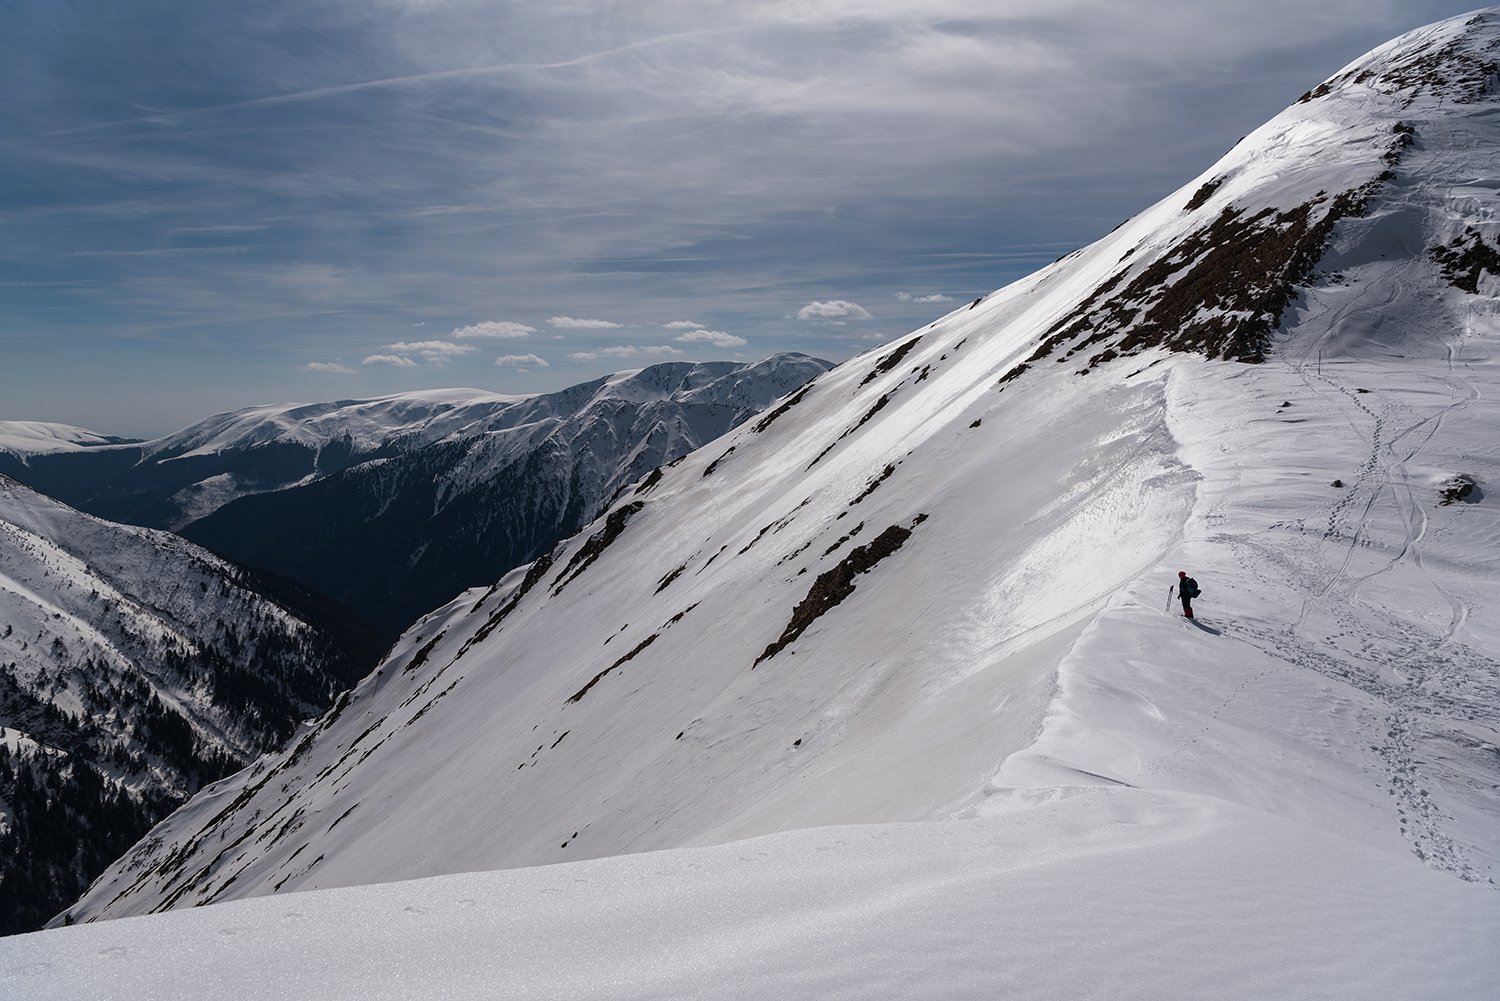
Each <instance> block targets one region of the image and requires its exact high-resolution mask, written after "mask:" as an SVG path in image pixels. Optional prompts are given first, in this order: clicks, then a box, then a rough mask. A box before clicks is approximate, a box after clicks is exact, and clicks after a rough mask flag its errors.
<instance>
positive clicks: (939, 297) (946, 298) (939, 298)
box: [912, 292, 953, 302]
mask: <svg viewBox="0 0 1500 1001" xmlns="http://www.w3.org/2000/svg"><path fill="white" fill-rule="evenodd" d="M952 301H953V296H951V295H943V293H941V292H934V293H932V294H931V295H919V296H917V297H916V298H914V299H912V302H952Z"/></svg>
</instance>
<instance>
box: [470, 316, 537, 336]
mask: <svg viewBox="0 0 1500 1001" xmlns="http://www.w3.org/2000/svg"><path fill="white" fill-rule="evenodd" d="M534 333H536V328H535V327H528V326H527V325H526V324H524V323H516V322H514V321H512V320H484V321H483V322H480V323H476V324H474V325H473V326H470V327H457V328H455V329H454V331H453V336H454V337H457V338H460V339H462V338H472V337H499V338H510V337H528V336H530V335H531V334H534Z"/></svg>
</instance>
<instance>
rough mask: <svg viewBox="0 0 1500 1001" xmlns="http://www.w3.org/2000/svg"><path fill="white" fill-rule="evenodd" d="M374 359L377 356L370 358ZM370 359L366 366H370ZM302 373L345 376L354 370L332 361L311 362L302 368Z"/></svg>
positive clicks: (366, 361)
mask: <svg viewBox="0 0 1500 1001" xmlns="http://www.w3.org/2000/svg"><path fill="white" fill-rule="evenodd" d="M374 357H375V355H371V356H370V358H374ZM370 358H366V359H365V364H366V365H368V364H370ZM302 371H304V372H341V373H343V374H344V375H348V374H349V373H350V372H353V371H354V369H352V368H345V367H344V366H343V365H340V364H339V363H338V362H332V361H310V362H308V363H307V364H306V365H303V366H302Z"/></svg>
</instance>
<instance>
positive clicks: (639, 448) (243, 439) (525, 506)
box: [0, 354, 830, 633]
mask: <svg viewBox="0 0 1500 1001" xmlns="http://www.w3.org/2000/svg"><path fill="white" fill-rule="evenodd" d="M829 367H830V363H828V362H825V361H821V360H819V359H815V358H811V357H808V356H807V355H801V354H781V355H775V356H773V357H771V358H768V359H765V360H764V361H760V362H756V363H754V364H739V363H736V362H705V363H692V362H669V363H664V364H660V365H652V366H650V367H648V368H644V369H638V370H633V371H628V372H617V373H615V374H613V375H609V376H603V377H601V378H599V379H595V380H593V381H591V382H587V383H582V384H580V385H577V386H571V387H569V388H567V389H564V390H561V391H559V392H556V393H547V394H542V395H537V396H526V397H518V396H500V395H497V394H494V393H485V392H481V391H479V390H472V389H449V390H431V391H424V392H413V393H401V394H398V395H395V396H389V397H383V398H380V399H375V400H343V401H339V402H336V403H323V404H310V405H301V404H280V405H276V406H265V407H251V408H247V409H245V410H238V411H235V412H233V413H227V414H219V415H217V416H214V417H210V418H208V419H206V420H203V421H200V422H198V423H197V424H194V425H192V426H191V427H188V428H185V429H183V430H182V431H179V432H177V433H175V434H172V435H168V436H167V437H165V438H159V439H156V440H154V441H150V442H145V443H142V444H138V445H129V446H119V447H112V448H111V447H102V448H100V447H94V448H89V449H85V448H84V447H83V446H81V445H78V444H75V443H73V439H80V440H82V439H81V437H80V436H86V435H89V434H91V432H84V431H81V430H80V429H76V428H75V429H68V428H64V427H62V426H61V425H46V426H41V425H24V426H23V425H16V426H15V427H14V429H13V431H12V433H10V434H9V436H7V435H6V433H5V429H4V428H3V427H0V472H9V473H11V474H12V475H14V476H16V477H17V478H19V479H21V480H23V481H24V482H27V483H30V484H31V485H33V486H35V487H37V489H40V490H43V491H45V492H47V493H49V494H51V495H53V496H55V497H59V498H61V499H62V500H65V501H67V502H68V503H71V504H74V505H76V506H77V507H79V508H81V509H83V510H86V511H89V512H91V513H93V514H97V515H99V516H101V517H106V518H113V519H116V520H119V521H125V522H129V523H131V524H138V525H145V526H147V527H152V528H169V529H171V530H173V531H177V532H180V533H181V534H182V535H184V536H185V537H187V538H190V539H192V540H193V541H195V542H198V543H199V544H201V545H204V546H207V547H208V548H210V549H212V550H214V551H215V552H220V553H223V554H225V555H227V556H230V557H231V558H233V559H237V560H240V561H241V562H244V563H247V564H249V565H252V566H257V567H265V568H267V569H269V570H272V571H274V572H276V573H280V574H285V575H288V576H291V577H294V578H296V579H298V580H300V581H302V582H303V583H305V584H308V585H310V586H312V587H314V588H316V589H317V590H320V591H322V592H324V593H326V594H329V595H332V596H333V597H335V598H337V599H339V600H340V601H343V602H344V603H345V604H347V605H349V606H350V607H352V608H354V609H355V610H356V611H358V612H360V613H361V614H363V615H365V616H367V617H369V618H371V619H373V620H375V621H377V622H379V623H381V624H382V625H383V626H385V627H387V628H388V629H390V631H391V632H393V633H394V632H399V631H400V630H401V629H403V628H404V627H405V626H406V625H407V624H408V623H410V622H411V621H412V620H413V619H414V618H416V617H417V616H418V615H420V614H422V613H423V612H426V611H429V610H430V609H432V608H434V607H435V606H437V605H440V604H442V603H444V602H446V601H448V600H449V599H450V598H452V597H453V596H454V595H456V594H457V593H459V592H460V591H462V590H463V589H464V588H466V587H470V586H473V585H475V584H480V583H486V584H487V583H489V582H490V581H492V580H494V579H495V577H497V576H498V575H500V574H501V573H504V572H505V571H506V570H509V569H510V568H511V567H514V566H516V565H518V564H520V563H525V562H528V561H530V560H532V559H534V558H535V557H536V556H537V555H539V554H541V553H544V552H546V551H547V550H548V549H550V548H552V546H553V544H554V543H555V542H556V541H557V540H558V539H561V538H563V537H565V536H568V535H571V534H572V533H573V532H576V531H577V530H578V529H579V528H581V527H582V526H584V525H586V524H588V523H589V522H590V521H591V520H593V518H594V517H595V516H596V515H597V514H598V512H599V510H600V509H601V508H602V507H603V505H604V504H605V503H607V502H608V501H609V499H610V497H611V496H612V495H613V494H614V493H615V492H616V491H617V490H618V489H619V488H620V487H621V486H622V485H623V484H626V483H629V482H631V481H633V480H635V479H637V478H638V477H640V476H641V474H643V473H645V472H646V471H648V470H650V469H652V468H653V467H655V466H658V465H660V464H662V463H664V462H668V461H670V460H672V459H675V458H677V457H678V456H681V455H685V454H687V453H688V452H690V451H692V450H693V449H695V448H697V447H698V446H700V445H702V444H704V443H706V442H708V441H711V440H713V439H714V438H717V437H718V436H720V435H722V434H724V433H725V432H727V431H729V430H730V429H732V428H734V427H736V426H738V425H739V424H741V423H743V422H744V421H745V420H746V419H748V418H749V417H751V416H753V415H755V414H757V413H759V412H760V411H762V410H763V409H765V407H766V406H767V405H768V404H769V403H770V402H771V401H772V400H774V399H776V398H777V397H779V396H783V395H785V394H786V393H788V392H790V391H791V390H793V389H796V388H797V387H798V386H801V385H802V384H803V383H805V382H806V381H807V380H808V379H811V378H812V377H813V376H815V375H817V374H818V373H820V372H823V371H826V370H827V369H828V368H829ZM74 432H76V433H74ZM48 442H51V443H52V446H51V447H50V449H49V448H48V447H47V446H48ZM91 444H92V443H91ZM10 446H14V447H10ZM7 449H9V450H8V451H7Z"/></svg>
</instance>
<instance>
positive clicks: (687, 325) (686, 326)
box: [662, 320, 703, 330]
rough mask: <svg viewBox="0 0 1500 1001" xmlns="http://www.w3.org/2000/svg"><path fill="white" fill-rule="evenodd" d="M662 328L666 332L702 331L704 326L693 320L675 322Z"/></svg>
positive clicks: (665, 324) (663, 325)
mask: <svg viewBox="0 0 1500 1001" xmlns="http://www.w3.org/2000/svg"><path fill="white" fill-rule="evenodd" d="M662 327H663V328H664V329H666V330H701V329H702V328H703V324H701V323H694V322H693V321H692V320H673V321H672V322H671V323H663V324H662Z"/></svg>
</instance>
